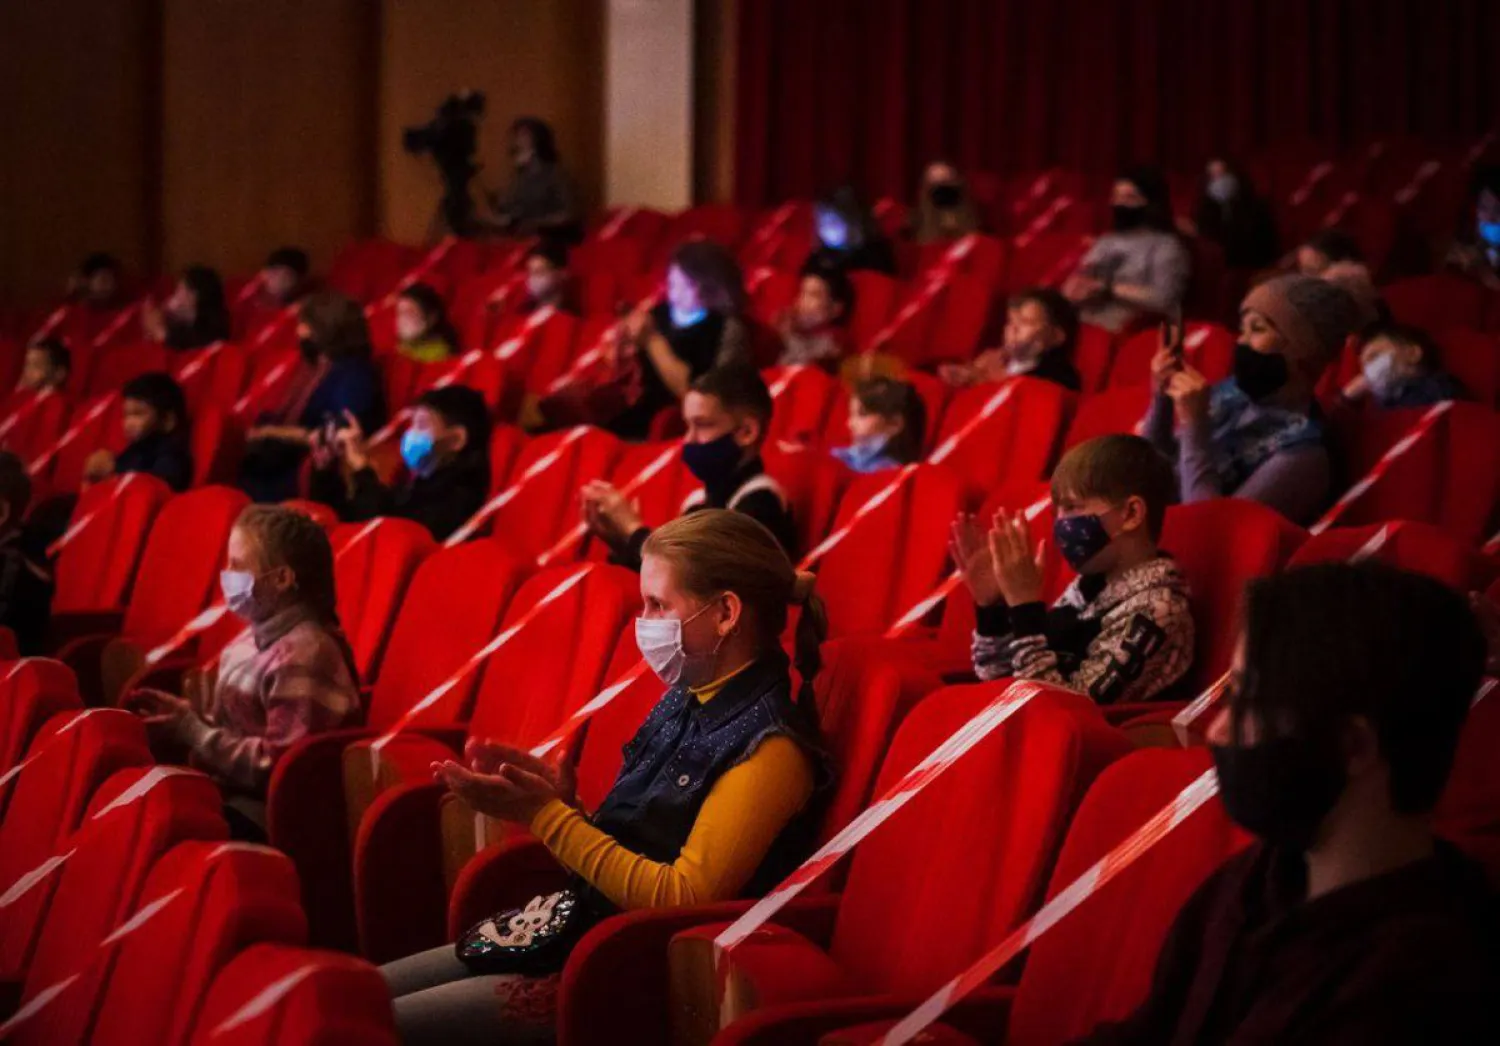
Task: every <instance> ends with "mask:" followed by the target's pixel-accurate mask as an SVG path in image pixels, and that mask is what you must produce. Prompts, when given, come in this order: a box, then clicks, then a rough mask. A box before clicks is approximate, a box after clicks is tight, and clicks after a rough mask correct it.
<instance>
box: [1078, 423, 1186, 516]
mask: <svg viewBox="0 0 1500 1046" xmlns="http://www.w3.org/2000/svg"><path fill="white" fill-rule="evenodd" d="M1069 497H1072V498H1103V499H1104V500H1105V501H1108V502H1110V503H1111V504H1115V505H1118V504H1120V503H1122V502H1124V501H1125V499H1126V498H1140V499H1141V500H1142V501H1144V502H1145V503H1146V529H1147V531H1148V532H1149V533H1150V535H1151V540H1153V541H1156V540H1159V539H1160V538H1161V527H1162V523H1163V522H1164V521H1165V520H1166V517H1167V507H1168V506H1169V505H1171V504H1172V502H1174V501H1176V500H1177V477H1176V476H1175V475H1173V473H1172V466H1171V464H1170V463H1169V462H1168V461H1167V459H1166V458H1165V457H1163V456H1162V455H1161V453H1160V452H1158V451H1157V449H1156V448H1155V447H1153V446H1152V445H1151V444H1150V443H1148V442H1146V441H1145V440H1144V439H1142V438H1141V437H1139V436H1122V435H1115V436H1099V437H1096V438H1095V439H1091V440H1085V441H1084V442H1083V443H1080V444H1078V446H1076V447H1074V448H1073V449H1072V450H1070V451H1068V452H1067V453H1066V454H1064V455H1063V458H1062V460H1061V461H1059V462H1058V463H1057V468H1056V469H1055V470H1054V471H1053V473H1052V500H1053V501H1060V500H1062V499H1063V498H1069Z"/></svg>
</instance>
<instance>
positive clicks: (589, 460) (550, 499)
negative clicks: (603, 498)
mask: <svg viewBox="0 0 1500 1046" xmlns="http://www.w3.org/2000/svg"><path fill="white" fill-rule="evenodd" d="M567 435H568V434H567V433H566V432H554V433H552V434H551V435H547V436H540V437H538V438H536V439H533V440H530V441H528V442H527V444H526V446H524V447H523V448H522V449H521V452H520V454H519V455H518V456H517V458H516V463H515V466H514V468H513V469H512V473H511V478H510V483H511V484H512V485H517V484H519V485H520V489H519V490H518V491H517V493H516V496H515V497H513V498H512V499H511V500H510V501H509V502H508V503H507V504H506V505H505V507H504V508H502V509H500V510H499V511H498V512H496V513H495V515H494V519H493V532H494V536H495V540H497V541H501V542H503V543H504V544H505V547H506V548H508V549H510V550H511V551H512V552H514V553H515V554H516V555H517V556H523V557H530V558H535V557H536V556H538V555H539V554H541V553H542V552H544V551H545V550H547V549H548V548H550V547H551V546H552V544H553V543H554V542H555V541H557V539H558V538H560V537H562V536H563V534H565V533H567V531H568V530H569V529H570V528H571V527H573V525H574V524H576V523H577V522H578V492H579V491H580V490H581V489H582V488H583V485H584V484H585V483H588V482H589V481H590V480H595V479H603V478H604V477H605V476H607V475H609V470H610V468H611V467H613V465H614V463H615V459H616V458H618V457H619V454H620V446H621V444H620V441H619V440H618V439H616V438H615V437H614V436H612V435H610V434H609V433H608V432H604V431H603V430H601V429H588V430H586V431H585V432H584V433H583V434H582V436H581V437H579V438H578V439H576V440H575V441H574V442H572V443H570V444H568V445H566V446H564V445H563V443H564V440H565V439H566V438H567ZM554 450H560V454H559V456H558V458H557V459H556V460H554V461H552V462H551V463H550V464H545V465H542V466H541V467H540V468H538V469H537V471H535V472H533V473H532V474H531V475H530V476H527V470H528V469H532V468H534V467H537V466H538V465H539V463H541V462H542V461H543V460H544V459H545V458H546V457H547V456H548V455H550V454H551V453H552V452H553V451H554Z"/></svg>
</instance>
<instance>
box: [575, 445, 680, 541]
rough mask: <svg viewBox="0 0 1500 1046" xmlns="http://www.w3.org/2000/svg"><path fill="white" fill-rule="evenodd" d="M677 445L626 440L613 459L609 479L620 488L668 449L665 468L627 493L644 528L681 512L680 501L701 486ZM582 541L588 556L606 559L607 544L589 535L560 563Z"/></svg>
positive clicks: (660, 522) (675, 516) (623, 487)
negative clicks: (670, 455) (667, 461)
mask: <svg viewBox="0 0 1500 1046" xmlns="http://www.w3.org/2000/svg"><path fill="white" fill-rule="evenodd" d="M677 447H678V444H677V443H676V441H675V440H674V441H666V442H661V443H627V444H626V445H625V446H623V447H622V448H621V451H620V457H619V460H618V461H616V462H615V466H614V470H613V471H612V472H611V473H610V477H609V480H610V482H611V483H613V484H614V485H615V487H616V488H618V489H620V490H624V489H625V488H626V486H627V485H629V484H630V483H631V482H632V481H633V480H634V479H635V478H636V477H637V476H639V475H640V474H641V473H642V472H643V471H644V470H645V469H646V468H648V467H650V466H651V465H652V463H654V462H655V461H656V459H657V458H658V457H660V456H661V455H662V454H663V453H665V452H667V451H668V450H670V451H671V452H672V455H673V456H672V460H671V461H670V462H669V463H668V464H667V465H666V467H665V468H663V469H661V470H660V471H659V472H657V473H656V474H655V475H654V476H652V477H651V478H650V479H649V480H647V481H646V482H645V483H643V484H640V485H638V486H637V487H636V488H635V490H634V492H633V493H632V494H631V495H630V497H631V498H632V499H634V500H635V501H637V502H639V504H640V510H641V518H642V519H643V520H645V521H646V525H647V526H648V527H659V526H661V525H662V524H663V523H667V522H670V521H671V520H674V519H676V518H677V517H678V516H680V515H682V506H683V504H684V503H685V502H686V501H687V499H688V497H689V496H690V495H691V494H692V493H693V492H694V491H696V490H698V489H700V487H701V486H702V484H700V483H699V482H698V480H697V479H696V478H695V477H694V476H693V474H692V473H691V472H689V471H688V470H687V466H686V465H684V464H683V463H682V456H681V454H680V453H678V450H677ZM585 544H586V545H587V548H588V556H589V558H590V559H593V560H596V561H599V562H603V561H605V560H607V559H608V558H609V554H610V550H609V547H608V546H607V545H605V544H604V542H602V541H599V540H596V539H592V538H590V539H588V540H587V542H586V543H585V542H583V541H580V542H578V543H576V544H574V545H573V546H572V551H571V556H565V557H563V559H562V560H561V562H567V559H568V558H571V557H572V556H576V555H577V553H578V550H579V549H581V548H584V547H585Z"/></svg>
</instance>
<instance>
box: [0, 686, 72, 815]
mask: <svg viewBox="0 0 1500 1046" xmlns="http://www.w3.org/2000/svg"><path fill="white" fill-rule="evenodd" d="M80 707H81V705H80V702H79V700H78V679H77V677H75V676H74V675H73V672H72V670H71V669H69V668H68V666H67V665H65V664H63V663H62V662H61V661H52V660H49V659H47V658H43V657H28V658H23V659H21V660H19V661H13V662H11V663H10V664H9V665H6V666H3V667H0V774H3V773H5V772H6V771H7V770H9V769H10V768H11V767H13V766H15V765H16V764H17V763H19V762H20V761H21V759H22V757H23V756H24V755H25V753H26V750H27V748H28V747H30V745H31V742H32V739H33V738H35V737H36V736H37V733H38V731H40V730H41V728H42V724H44V723H46V722H47V721H48V720H50V719H51V718H52V717H53V716H55V715H58V714H59V713H62V712H72V711H76V710H78V709H79V708H80ZM6 794H8V793H6V792H4V791H0V814H3V813H4V812H5V796H6Z"/></svg>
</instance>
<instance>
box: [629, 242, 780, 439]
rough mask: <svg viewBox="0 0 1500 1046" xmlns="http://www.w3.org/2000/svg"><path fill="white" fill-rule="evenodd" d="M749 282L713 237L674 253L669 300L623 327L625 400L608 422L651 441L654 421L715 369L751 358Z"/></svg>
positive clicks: (669, 270) (640, 313)
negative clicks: (747, 307)
mask: <svg viewBox="0 0 1500 1046" xmlns="http://www.w3.org/2000/svg"><path fill="white" fill-rule="evenodd" d="M745 303H746V299H745V285H744V281H743V278H742V277H741V275H740V267H739V264H738V263H737V262H736V261H735V260H734V256H733V255H732V254H730V253H729V251H727V250H725V249H724V248H723V247H720V246H719V245H718V244H716V243H713V242H711V241H709V240H690V241H689V242H687V243H684V244H683V245H682V246H680V247H678V248H677V249H676V250H675V251H674V252H672V261H671V264H670V265H669V266H668V268H667V300H666V301H664V302H663V303H661V304H660V305H658V306H656V307H655V308H653V309H651V310H649V311H642V310H637V311H636V312H635V313H633V314H632V315H631V316H630V317H628V318H627V319H626V320H625V321H624V323H623V324H622V325H621V331H620V338H619V345H618V347H617V348H616V350H615V351H616V354H617V356H618V359H617V360H616V363H615V366H616V368H617V370H618V371H619V373H620V374H621V375H622V376H623V377H622V380H621V386H622V396H621V401H622V402H623V403H624V404H625V405H624V407H623V409H620V410H618V412H617V413H615V414H614V415H613V416H612V417H610V418H608V419H607V421H606V424H605V427H606V428H608V429H609V430H610V431H612V432H614V433H615V434H616V435H617V436H621V437H623V438H625V439H644V438H645V437H646V435H647V433H648V432H649V430H650V427H651V422H652V419H654V418H655V417H656V415H657V414H659V413H660V412H661V411H662V410H663V409H664V408H667V407H670V406H672V405H673V404H674V403H677V402H680V401H681V400H682V398H683V397H684V396H685V395H687V391H688V387H689V386H690V385H691V384H692V382H693V381H695V380H696V379H698V378H700V377H702V376H703V375H704V374H706V373H707V372H708V371H709V370H710V369H712V368H714V367H717V366H722V365H724V364H727V363H733V362H742V361H748V360H749V359H750V335H749V330H748V328H747V326H746V323H745V320H744V314H745Z"/></svg>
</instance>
